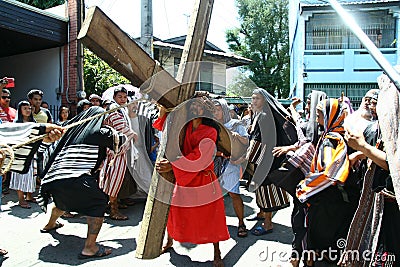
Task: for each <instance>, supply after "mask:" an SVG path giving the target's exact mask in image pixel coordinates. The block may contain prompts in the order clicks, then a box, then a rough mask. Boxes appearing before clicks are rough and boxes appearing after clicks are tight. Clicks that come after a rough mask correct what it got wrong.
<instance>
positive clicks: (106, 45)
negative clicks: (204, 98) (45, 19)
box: [78, 6, 180, 108]
mask: <svg viewBox="0 0 400 267" xmlns="http://www.w3.org/2000/svg"><path fill="white" fill-rule="evenodd" d="M78 39H80V40H82V43H83V44H84V45H85V46H86V47H88V48H89V49H90V50H91V51H92V52H93V53H95V54H96V55H97V56H99V57H100V58H101V59H103V60H104V61H105V62H107V63H108V65H110V67H112V68H113V69H115V70H116V71H118V72H119V73H121V74H122V75H123V76H125V77H126V78H127V79H128V80H129V81H130V82H131V83H132V84H133V85H134V86H136V87H140V88H144V87H147V86H148V85H149V84H150V83H151V88H146V89H147V90H149V92H148V94H149V95H150V96H151V97H152V98H154V99H158V102H159V103H160V104H161V105H163V106H164V107H166V108H173V107H175V106H177V105H178V104H179V103H178V102H177V101H178V96H177V95H178V93H179V86H180V83H179V82H177V81H176V80H175V79H174V78H173V77H172V76H171V75H170V74H169V73H168V72H166V71H164V70H163V68H162V67H161V66H158V65H157V63H156V62H155V61H154V59H152V58H151V57H150V56H149V55H148V54H147V53H146V52H145V51H144V50H143V49H142V48H141V47H140V46H139V45H138V44H137V43H136V42H135V41H133V40H132V39H131V38H130V37H129V35H127V34H126V33H125V32H123V31H122V30H121V29H120V28H119V27H118V25H116V24H115V23H114V22H113V21H112V20H111V19H110V18H109V17H107V15H106V14H104V12H103V11H101V10H100V8H98V7H97V6H93V7H91V8H90V9H89V10H88V12H87V15H86V19H85V21H84V23H83V25H82V28H81V30H80V32H79V35H78ZM152 77H153V79H151V78H152Z"/></svg>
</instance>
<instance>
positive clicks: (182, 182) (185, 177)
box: [156, 97, 229, 266]
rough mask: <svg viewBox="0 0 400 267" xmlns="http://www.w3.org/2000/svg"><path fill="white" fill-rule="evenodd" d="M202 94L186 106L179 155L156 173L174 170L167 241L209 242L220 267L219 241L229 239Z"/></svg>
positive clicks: (212, 130)
mask: <svg viewBox="0 0 400 267" xmlns="http://www.w3.org/2000/svg"><path fill="white" fill-rule="evenodd" d="M207 101H209V100H208V99H206V98H205V97H202V98H195V99H193V100H192V101H191V102H190V105H189V116H190V119H191V120H190V121H189V123H188V124H187V128H186V131H185V133H186V134H185V139H184V143H183V149H182V157H181V158H179V159H177V160H175V161H173V162H169V161H168V160H167V159H162V160H161V161H159V162H157V163H156V169H157V171H158V172H159V173H163V172H168V171H170V170H172V171H173V172H174V175H175V178H176V183H175V189H174V193H173V196H172V201H171V207H170V211H169V217H168V224H167V231H168V242H167V244H166V246H165V247H164V251H165V250H166V249H168V248H170V247H172V243H173V240H176V241H179V242H189V243H193V244H206V243H213V245H214V266H223V261H222V259H221V251H220V249H219V241H224V240H227V239H229V233H228V228H227V226H226V218H225V207H224V201H223V198H222V192H221V188H220V185H219V183H218V180H217V177H216V175H215V173H214V162H213V158H214V155H215V151H216V142H217V137H218V132H219V128H218V125H217V124H216V123H215V122H214V121H213V120H212V119H211V118H212V112H211V110H209V108H208V107H211V106H213V105H212V103H211V105H205V104H206V103H207Z"/></svg>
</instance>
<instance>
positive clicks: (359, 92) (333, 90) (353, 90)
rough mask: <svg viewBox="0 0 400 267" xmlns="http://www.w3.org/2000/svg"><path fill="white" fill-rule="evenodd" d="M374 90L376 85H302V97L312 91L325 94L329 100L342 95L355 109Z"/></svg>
mask: <svg viewBox="0 0 400 267" xmlns="http://www.w3.org/2000/svg"><path fill="white" fill-rule="evenodd" d="M376 88H378V84H377V83H346V84H345V83H343V84H340V83H335V84H324V83H316V84H304V96H305V97H306V96H307V95H308V94H309V93H311V91H312V90H316V91H322V92H325V93H326V94H327V95H328V97H331V98H338V97H340V96H341V94H342V93H343V94H344V95H345V96H347V97H348V98H349V99H350V101H351V105H352V106H353V108H354V109H357V108H358V107H359V106H360V104H361V99H362V98H363V96H364V95H365V94H366V93H367V91H368V90H370V89H376Z"/></svg>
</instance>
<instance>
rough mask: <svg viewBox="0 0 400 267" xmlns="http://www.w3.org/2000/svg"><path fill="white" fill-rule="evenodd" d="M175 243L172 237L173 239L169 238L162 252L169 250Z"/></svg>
mask: <svg viewBox="0 0 400 267" xmlns="http://www.w3.org/2000/svg"><path fill="white" fill-rule="evenodd" d="M173 244H174V241H173V240H172V238H171V239H169V238H168V240H167V244H165V246H163V248H162V250H161V254H163V253H165V252H167V250H168V249H169V248H172V245H173Z"/></svg>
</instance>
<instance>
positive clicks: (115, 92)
mask: <svg viewBox="0 0 400 267" xmlns="http://www.w3.org/2000/svg"><path fill="white" fill-rule="evenodd" d="M119 92H122V93H125V94H128V90H126V88H125V87H123V86H118V87H115V89H114V97H115V96H116V95H117V94H118V93H119Z"/></svg>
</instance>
